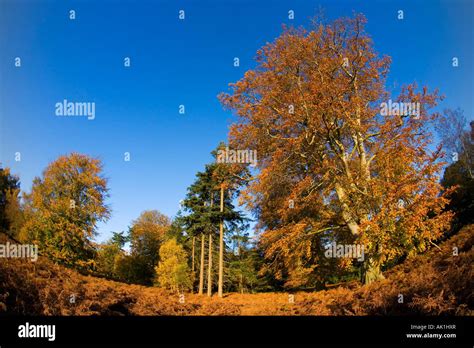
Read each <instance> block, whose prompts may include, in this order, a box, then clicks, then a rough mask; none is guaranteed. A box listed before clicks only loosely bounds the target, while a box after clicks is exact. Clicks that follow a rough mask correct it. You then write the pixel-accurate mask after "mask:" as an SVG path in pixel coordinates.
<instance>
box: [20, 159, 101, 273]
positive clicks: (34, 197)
mask: <svg viewBox="0 0 474 348" xmlns="http://www.w3.org/2000/svg"><path fill="white" fill-rule="evenodd" d="M101 172H102V163H101V162H100V160H98V159H94V158H91V157H89V156H86V155H81V154H78V153H72V154H70V155H67V156H61V157H59V158H58V159H57V160H55V161H54V162H52V163H50V164H49V165H48V166H47V168H46V169H45V170H44V172H43V177H42V178H39V177H36V178H35V179H34V180H33V187H32V190H31V193H30V194H29V195H26V205H27V207H26V210H27V214H26V215H27V221H26V222H25V224H24V226H23V228H22V230H21V234H22V236H23V238H24V239H26V240H28V241H30V242H32V243H36V244H38V245H39V250H41V251H42V252H43V253H44V254H45V255H46V256H48V257H49V258H51V259H53V260H55V261H57V262H61V263H63V264H66V265H70V266H76V267H79V268H87V267H90V266H92V265H93V263H94V261H93V259H94V257H95V248H94V245H93V243H92V238H93V237H94V236H95V235H96V225H97V223H98V222H100V221H105V220H107V219H108V218H109V216H110V209H109V207H108V206H107V205H106V204H105V199H106V198H107V197H108V189H107V180H106V179H105V178H104V177H103V176H101Z"/></svg>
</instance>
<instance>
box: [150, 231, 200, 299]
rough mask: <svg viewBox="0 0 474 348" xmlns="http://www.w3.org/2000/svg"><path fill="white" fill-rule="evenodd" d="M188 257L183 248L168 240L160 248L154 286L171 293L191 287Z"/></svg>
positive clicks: (172, 240)
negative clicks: (169, 290) (166, 289)
mask: <svg viewBox="0 0 474 348" xmlns="http://www.w3.org/2000/svg"><path fill="white" fill-rule="evenodd" d="M187 260H188V256H187V255H186V251H185V250H184V248H183V247H182V246H181V245H180V244H178V243H177V242H176V240H175V239H170V240H168V241H166V242H165V243H163V245H162V246H161V247H160V261H159V263H158V266H156V268H155V271H156V284H157V285H159V286H161V287H164V288H168V289H171V290H172V291H178V292H179V291H183V290H188V289H190V288H191V287H192V281H191V277H190V274H189V267H188V263H187Z"/></svg>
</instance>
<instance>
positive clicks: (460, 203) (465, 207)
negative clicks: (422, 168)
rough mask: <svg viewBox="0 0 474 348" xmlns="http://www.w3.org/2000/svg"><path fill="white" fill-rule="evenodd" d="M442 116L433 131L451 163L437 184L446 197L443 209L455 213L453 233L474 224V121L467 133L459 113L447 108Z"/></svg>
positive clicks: (460, 112)
mask: <svg viewBox="0 0 474 348" xmlns="http://www.w3.org/2000/svg"><path fill="white" fill-rule="evenodd" d="M444 115H445V117H444V118H442V119H441V120H440V122H439V124H438V125H437V127H436V129H437V131H438V134H439V135H440V137H441V143H442V144H443V147H444V148H445V150H446V151H447V153H448V158H449V159H450V160H451V162H452V163H451V164H450V165H449V166H448V167H447V168H446V169H445V171H444V176H443V179H442V181H441V183H442V185H443V187H444V188H445V189H446V191H447V194H448V196H449V198H450V202H449V205H448V207H447V208H448V209H449V210H451V211H453V212H454V213H455V214H456V215H455V219H454V221H453V228H452V232H456V231H458V230H459V229H460V228H461V227H463V226H465V225H468V224H472V223H474V177H473V172H474V122H471V123H470V126H471V130H470V132H469V131H467V130H465V126H466V123H467V122H466V119H465V117H464V114H463V111H462V110H460V109H457V110H449V109H447V110H445V111H444Z"/></svg>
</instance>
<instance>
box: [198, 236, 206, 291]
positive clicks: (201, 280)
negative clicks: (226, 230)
mask: <svg viewBox="0 0 474 348" xmlns="http://www.w3.org/2000/svg"><path fill="white" fill-rule="evenodd" d="M205 238H206V235H205V234H204V233H203V234H202V235H201V264H200V265H199V295H202V293H203V289H204V249H205V246H206V245H205V243H204V240H205Z"/></svg>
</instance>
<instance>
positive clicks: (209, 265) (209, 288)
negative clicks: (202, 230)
mask: <svg viewBox="0 0 474 348" xmlns="http://www.w3.org/2000/svg"><path fill="white" fill-rule="evenodd" d="M208 249H209V250H208V251H209V255H208V262H207V296H212V233H209V248H208Z"/></svg>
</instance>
